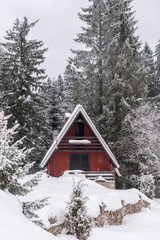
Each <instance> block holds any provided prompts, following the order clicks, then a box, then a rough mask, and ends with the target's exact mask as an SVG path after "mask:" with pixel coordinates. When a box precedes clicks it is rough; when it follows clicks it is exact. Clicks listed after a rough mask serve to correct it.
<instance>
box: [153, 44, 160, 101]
mask: <svg viewBox="0 0 160 240" xmlns="http://www.w3.org/2000/svg"><path fill="white" fill-rule="evenodd" d="M155 55H156V63H155V65H156V81H155V87H154V88H155V91H154V96H156V95H159V94H160V40H159V42H158V44H157V46H156V51H155Z"/></svg>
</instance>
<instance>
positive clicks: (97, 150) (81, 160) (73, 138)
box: [40, 105, 120, 180]
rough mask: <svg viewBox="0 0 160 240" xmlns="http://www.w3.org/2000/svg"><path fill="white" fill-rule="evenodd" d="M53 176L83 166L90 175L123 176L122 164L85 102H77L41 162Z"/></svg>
mask: <svg viewBox="0 0 160 240" xmlns="http://www.w3.org/2000/svg"><path fill="white" fill-rule="evenodd" d="M40 166H41V167H42V168H44V167H45V166H47V172H48V174H49V175H51V176H55V177H59V176H61V175H62V174H63V173H64V171H66V170H71V172H72V170H82V172H83V173H84V174H85V175H86V176H88V177H89V178H90V179H95V178H96V177H98V176H103V177H104V178H105V179H107V180H113V177H114V173H115V171H116V173H117V174H118V175H119V176H120V173H119V171H118V168H119V164H118V162H117V160H116V158H115V157H114V155H113V153H112V152H111V150H110V149H109V147H108V146H107V144H106V143H105V141H104V140H103V138H102V137H101V135H100V134H99V132H98V130H97V129H96V127H95V126H94V124H93V122H92V121H91V119H90V118H89V116H88V115H87V113H86V112H85V110H84V109H83V107H82V106H81V105H77V106H76V108H75V109H74V111H73V113H72V114H71V115H70V117H69V118H68V119H67V121H66V123H65V125H64V127H63V128H62V130H61V131H60V133H59V134H58V136H57V138H56V139H55V141H54V142H53V144H52V145H51V147H50V149H49V150H48V152H47V153H46V155H45V157H44V159H43V160H42V162H41V165H40Z"/></svg>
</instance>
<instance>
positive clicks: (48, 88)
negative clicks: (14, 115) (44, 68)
mask: <svg viewBox="0 0 160 240" xmlns="http://www.w3.org/2000/svg"><path fill="white" fill-rule="evenodd" d="M58 84H59V82H58V80H54V79H53V80H51V79H50V78H48V79H47V81H45V82H44V83H43V85H42V89H41V93H40V94H41V96H42V98H43V101H44V104H45V114H46V120H47V125H48V128H49V129H50V134H51V136H50V139H48V140H47V141H48V143H49V142H50V144H51V143H52V141H53V138H54V136H53V135H54V133H55V132H59V131H60V129H61V128H62V121H63V120H62V118H63V113H62V112H63V109H62V101H63V93H62V92H61V91H60V89H59V88H60V86H59V85H58Z"/></svg>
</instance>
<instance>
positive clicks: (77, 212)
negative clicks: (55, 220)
mask: <svg viewBox="0 0 160 240" xmlns="http://www.w3.org/2000/svg"><path fill="white" fill-rule="evenodd" d="M83 187H84V183H83V182H82V181H79V182H78V183H77V185H75V182H74V186H73V192H72V194H71V198H70V202H68V205H67V209H66V210H67V211H66V214H65V227H66V231H67V234H72V235H75V236H76V237H77V238H78V239H80V240H86V239H87V238H88V237H89V236H90V233H91V218H90V217H89V216H88V215H87V208H86V205H85V204H86V201H87V198H86V197H84V196H83Z"/></svg>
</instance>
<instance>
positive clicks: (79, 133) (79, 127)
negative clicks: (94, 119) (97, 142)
mask: <svg viewBox="0 0 160 240" xmlns="http://www.w3.org/2000/svg"><path fill="white" fill-rule="evenodd" d="M75 135H76V137H84V122H82V121H78V122H76V128H75Z"/></svg>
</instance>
